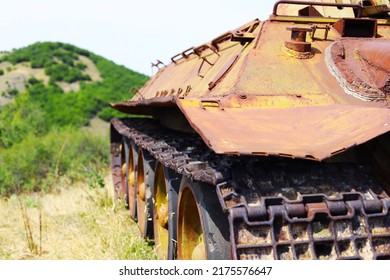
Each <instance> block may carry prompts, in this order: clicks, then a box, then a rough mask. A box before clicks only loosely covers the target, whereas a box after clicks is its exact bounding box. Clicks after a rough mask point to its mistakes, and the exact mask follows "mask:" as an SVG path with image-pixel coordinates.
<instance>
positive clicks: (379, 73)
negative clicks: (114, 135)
mask: <svg viewBox="0 0 390 280" xmlns="http://www.w3.org/2000/svg"><path fill="white" fill-rule="evenodd" d="M322 2H324V1H318V2H317V1H316V2H313V3H312V2H308V1H280V2H278V3H277V4H276V5H275V9H276V10H275V12H274V16H273V17H272V18H271V20H269V21H265V22H260V21H258V20H254V21H252V22H249V23H248V24H246V25H244V26H241V27H239V28H237V29H235V30H232V31H229V32H227V33H224V34H222V35H221V36H218V37H217V38H215V39H213V40H211V41H210V42H209V43H206V44H203V45H201V46H199V47H194V48H190V49H188V50H185V51H184V52H182V53H179V54H178V55H176V56H174V57H173V58H172V63H171V64H169V65H167V66H166V67H163V68H161V69H160V70H159V72H158V73H157V74H156V75H155V76H154V77H153V78H152V79H151V80H150V81H149V82H148V83H147V84H146V85H145V86H144V87H143V88H142V89H141V90H140V91H139V92H138V93H137V94H136V95H135V96H134V98H132V99H131V100H128V101H126V102H121V103H116V104H112V106H113V107H114V108H115V109H118V110H120V111H122V112H126V113H133V114H134V113H135V114H147V115H151V116H153V117H156V116H157V117H158V118H159V119H163V118H165V117H164V116H161V110H160V109H161V108H171V109H172V108H175V109H176V110H178V109H180V111H179V112H181V114H182V116H185V118H186V119H187V121H188V122H189V124H190V125H191V127H192V129H194V130H195V131H197V132H198V133H199V134H200V135H201V136H202V138H203V140H204V141H205V143H206V144H207V145H208V146H209V147H210V148H211V149H212V150H214V151H215V152H216V153H220V154H252V155H280V156H287V157H293V158H309V159H316V160H323V159H325V158H328V157H330V156H332V155H334V154H335V153H338V152H340V151H345V150H347V149H348V148H350V147H354V146H356V145H359V144H362V143H364V142H366V141H368V140H370V139H372V138H375V137H377V136H379V135H381V134H383V133H386V132H388V131H389V130H390V125H389V123H390V110H389V100H390V97H389V94H390V92H389V89H390V82H389V81H390V79H389V77H390V76H389V74H390V69H389V65H390V56H389V55H388V54H389V53H390V52H389V48H390V43H389V40H388V39H386V38H389V37H390V28H389V27H388V26H387V25H388V22H387V23H386V22H383V21H379V20H377V19H372V18H371V19H367V18H359V14H357V17H356V18H342V19H334V18H333V19H332V18H325V17H320V14H321V13H320V12H319V11H317V10H315V9H317V8H319V7H320V8H321V7H322V8H324V9H325V8H326V9H328V8H329V9H333V11H335V12H334V14H337V12H339V13H341V10H340V11H338V9H337V8H336V7H341V6H342V7H344V9H347V8H349V9H351V8H353V9H355V11H357V12H358V13H361V12H362V7H361V6H360V5H358V4H356V3H355V4H339V3H333V4H332V3H330V4H329V3H322ZM380 4H381V3H380ZM280 5H281V6H282V7H281V9H282V10H283V7H284V6H285V5H291V6H297V7H299V9H302V8H305V7H311V8H310V9H309V10H310V11H309V10H307V11H306V10H304V11H301V13H306V12H307V13H309V15H314V16H305V17H304V18H305V19H306V21H307V22H306V23H299V22H295V17H294V18H291V21H290V22H287V21H286V19H285V18H283V19H279V17H278V13H277V10H278V7H279V6H280ZM283 5H284V6H283ZM305 5H306V6H305ZM313 9H314V10H313ZM315 11H317V12H315ZM352 16H353V15H352ZM310 20H311V21H312V22H311V23H310ZM172 111H173V110H172ZM165 115H169V111H166V113H165ZM362 116H364V117H362ZM244 134H245V137H240V135H244Z"/></svg>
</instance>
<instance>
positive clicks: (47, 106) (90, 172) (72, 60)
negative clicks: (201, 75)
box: [0, 43, 148, 195]
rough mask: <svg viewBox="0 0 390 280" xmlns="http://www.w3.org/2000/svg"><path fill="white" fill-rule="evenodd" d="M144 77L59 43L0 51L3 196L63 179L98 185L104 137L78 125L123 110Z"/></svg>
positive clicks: (105, 143)
mask: <svg viewBox="0 0 390 280" xmlns="http://www.w3.org/2000/svg"><path fill="white" fill-rule="evenodd" d="M147 79H148V77H147V76H145V75H141V74H139V73H136V72H134V71H131V70H129V69H127V68H125V67H123V66H118V65H116V64H115V63H113V62H111V61H108V60H106V59H104V58H103V57H100V56H98V55H95V54H93V53H91V52H89V51H86V50H83V49H80V48H77V47H75V46H72V45H69V44H63V43H36V44H33V45H30V46H28V47H25V48H22V49H18V50H13V51H12V52H9V53H3V54H2V55H1V56H0V96H1V99H0V195H9V194H11V193H18V192H21V191H25V190H30V191H38V190H42V189H44V190H46V189H49V188H50V186H51V185H53V184H54V183H56V182H57V181H58V180H59V178H60V177H61V176H66V177H68V178H69V179H70V180H73V181H78V180H90V179H91V178H92V179H93V180H95V181H96V182H98V183H99V182H101V176H102V175H101V171H102V170H104V169H107V167H108V165H109V159H108V158H109V145H108V144H109V140H108V138H107V136H108V135H106V138H102V137H97V136H96V135H94V134H93V133H91V131H90V130H85V129H81V128H82V127H84V126H87V125H88V124H89V121H90V120H91V119H92V118H94V117H96V116H97V117H99V118H101V119H103V120H106V121H108V120H109V119H111V118H112V117H116V116H119V115H120V114H119V113H117V112H116V111H114V110H112V109H110V108H109V107H108V103H109V102H116V101H122V100H125V99H129V98H130V97H131V94H130V90H131V89H132V88H138V87H140V86H142V85H143V84H144V83H145V82H146V80H147Z"/></svg>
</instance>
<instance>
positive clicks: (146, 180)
mask: <svg viewBox="0 0 390 280" xmlns="http://www.w3.org/2000/svg"><path fill="white" fill-rule="evenodd" d="M154 168H155V160H154V159H153V157H151V156H150V155H149V154H148V152H147V151H143V150H142V149H140V150H139V152H138V163H137V175H136V208H137V224H138V227H139V229H140V231H141V234H142V236H143V237H144V238H146V237H152V236H153V214H152V211H153V209H152V208H153V203H152V192H153V190H152V188H153V184H154Z"/></svg>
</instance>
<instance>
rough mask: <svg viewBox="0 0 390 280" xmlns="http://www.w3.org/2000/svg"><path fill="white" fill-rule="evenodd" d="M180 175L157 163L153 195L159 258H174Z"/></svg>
mask: <svg viewBox="0 0 390 280" xmlns="http://www.w3.org/2000/svg"><path fill="white" fill-rule="evenodd" d="M177 176H178V175H177V174H176V173H175V172H173V171H169V170H168V169H167V168H165V167H163V166H162V165H161V164H160V163H158V164H157V167H156V173H155V183H154V195H153V229H154V244H155V248H156V252H157V256H158V258H159V259H174V258H175V255H176V252H175V242H176V216H177V215H176V213H177V194H178V190H179V179H178V177H177Z"/></svg>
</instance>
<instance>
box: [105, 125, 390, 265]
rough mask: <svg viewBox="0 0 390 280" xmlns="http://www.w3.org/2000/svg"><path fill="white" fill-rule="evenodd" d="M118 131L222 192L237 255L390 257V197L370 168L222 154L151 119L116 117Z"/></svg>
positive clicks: (311, 257) (190, 175)
mask: <svg viewBox="0 0 390 280" xmlns="http://www.w3.org/2000/svg"><path fill="white" fill-rule="evenodd" d="M112 129H115V130H116V131H117V132H118V134H119V135H122V136H124V137H126V138H128V139H130V141H132V142H134V143H135V144H136V145H139V147H140V148H143V149H145V150H147V151H148V152H149V153H150V154H151V155H152V156H153V157H154V158H155V159H156V160H158V161H159V162H160V163H162V164H163V165H164V166H166V167H168V168H171V169H172V170H174V171H175V172H177V173H179V174H182V175H183V176H186V177H188V178H190V179H191V180H194V181H200V182H204V183H208V184H210V185H214V186H216V187H217V189H218V195H219V198H220V203H221V207H222V208H223V209H224V210H225V212H226V214H227V215H228V216H229V221H230V236H231V237H230V238H231V244H232V249H233V252H234V253H233V258H236V259H360V258H361V259H376V258H378V259H381V258H389V257H390V211H389V207H390V199H389V198H388V196H387V195H386V193H385V192H384V191H383V189H382V188H381V187H380V186H379V185H378V184H377V183H376V182H375V181H374V180H373V178H372V175H371V174H370V170H369V169H367V168H365V167H363V166H357V165H354V164H346V163H341V164H337V163H336V164H326V163H318V162H310V161H298V160H290V159H278V158H253V157H234V156H228V155H226V156H221V155H217V154H215V153H213V152H212V151H210V150H209V149H208V148H207V147H206V146H205V145H204V144H203V141H202V140H201V139H200V138H199V136H197V135H194V134H185V133H178V132H175V131H171V130H168V129H165V128H163V127H161V126H159V125H157V124H156V123H155V122H153V121H152V120H136V119H133V120H131V119H125V120H113V121H112ZM113 152H115V151H113ZM210 187H211V186H210Z"/></svg>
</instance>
